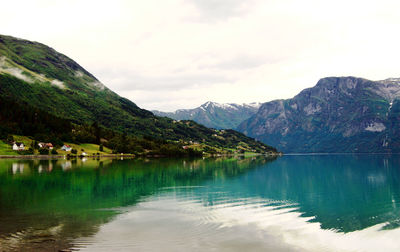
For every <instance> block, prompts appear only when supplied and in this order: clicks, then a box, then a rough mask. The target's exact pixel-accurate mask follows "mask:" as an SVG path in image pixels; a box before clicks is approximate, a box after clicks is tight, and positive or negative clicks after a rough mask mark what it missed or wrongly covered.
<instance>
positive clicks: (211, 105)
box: [152, 101, 261, 129]
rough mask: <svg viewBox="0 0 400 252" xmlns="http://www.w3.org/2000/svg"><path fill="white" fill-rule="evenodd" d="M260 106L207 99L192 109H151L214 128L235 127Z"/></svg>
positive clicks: (176, 118) (255, 103)
mask: <svg viewBox="0 0 400 252" xmlns="http://www.w3.org/2000/svg"><path fill="white" fill-rule="evenodd" d="M260 106H261V103H259V102H252V103H243V104H236V103H217V102H211V101H208V102H206V103H204V104H202V105H201V106H199V107H197V108H194V109H178V110H176V111H175V112H161V111H157V110H154V111H152V112H153V113H154V114H155V115H158V116H166V117H169V118H172V119H175V120H193V121H195V122H198V123H200V124H203V125H205V126H207V127H211V128H216V129H235V128H236V127H237V126H238V125H239V124H240V123H241V122H243V121H244V120H246V119H248V118H249V117H250V116H252V115H254V114H255V113H256V112H257V110H258V108H259V107H260Z"/></svg>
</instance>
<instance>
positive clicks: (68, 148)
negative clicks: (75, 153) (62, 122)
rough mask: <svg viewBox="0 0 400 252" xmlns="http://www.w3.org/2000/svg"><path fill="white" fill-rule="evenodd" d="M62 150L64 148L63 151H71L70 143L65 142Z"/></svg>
mask: <svg viewBox="0 0 400 252" xmlns="http://www.w3.org/2000/svg"><path fill="white" fill-rule="evenodd" d="M61 150H63V151H71V150H72V147H71V146H69V145H66V144H64V145H63V147H61Z"/></svg>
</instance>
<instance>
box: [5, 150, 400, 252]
mask: <svg viewBox="0 0 400 252" xmlns="http://www.w3.org/2000/svg"><path fill="white" fill-rule="evenodd" d="M399 226H400V156H399V155H285V156H283V157H278V158H272V157H271V158H267V157H249V158H240V157H238V158H205V159H133V160H112V159H104V160H93V159H83V160H81V159H79V160H10V159H8V160H0V251H59V250H60V249H70V250H72V251H75V250H77V251H112V250H115V251H260V250H268V251H399V249H400V242H398V239H399V238H400V228H399Z"/></svg>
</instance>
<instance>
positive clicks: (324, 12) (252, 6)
mask: <svg viewBox="0 0 400 252" xmlns="http://www.w3.org/2000/svg"><path fill="white" fill-rule="evenodd" d="M399 10H400V1H398V0H393V1H390V0H379V1H378V0H376V1H368V0H354V1H352V0H336V1H323V0H301V1H300V0H246V1H241V0H138V1H136V0H126V1H117V0H113V1H99V0H95V1H89V0H85V1H77V0H68V1H55V0H47V1H44V0H42V1H34V0H26V1H19V0H12V1H2V2H1V14H0V24H1V25H0V33H1V34H5V35H12V36H15V37H20V38H25V39H29V40H34V41H38V42H42V43H44V44H47V45H49V46H50V47H53V48H54V49H56V50H57V51H59V52H61V53H64V54H66V55H67V56H69V57H71V58H72V59H74V60H75V61H77V62H78V63H79V64H80V65H82V66H83V67H84V68H85V69H87V70H88V71H89V72H91V73H92V74H94V75H95V76H96V77H97V78H98V79H99V80H100V81H101V82H102V83H104V84H105V85H106V86H108V87H109V88H110V89H112V90H113V91H115V92H117V93H118V94H120V95H121V96H124V97H127V98H129V99H131V100H132V101H133V102H135V103H136V104H138V105H139V106H140V107H143V108H146V109H159V110H163V111H172V110H175V109H178V108H193V107H196V106H198V105H200V104H202V103H204V102H206V101H209V100H211V101H216V102H221V103H222V102H235V103H243V102H254V101H258V102H266V101H270V100H273V99H278V98H290V97H292V96H294V95H296V94H297V93H298V92H299V91H301V90H302V89H304V88H307V87H311V86H314V85H315V84H316V82H317V81H318V79H320V78H322V77H327V76H349V75H352V76H358V77H364V78H368V79H372V80H379V79H385V78H388V77H400V67H399V66H400V64H399V62H398V61H399V59H400V49H399V48H400V32H399V30H400V15H399Z"/></svg>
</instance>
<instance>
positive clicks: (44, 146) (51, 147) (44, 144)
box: [38, 142, 53, 150]
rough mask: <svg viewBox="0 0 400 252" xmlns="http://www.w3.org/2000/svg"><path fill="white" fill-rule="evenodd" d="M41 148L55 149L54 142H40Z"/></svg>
mask: <svg viewBox="0 0 400 252" xmlns="http://www.w3.org/2000/svg"><path fill="white" fill-rule="evenodd" d="M38 146H39V148H46V149H49V150H52V149H53V144H52V143H42V142H41V143H38Z"/></svg>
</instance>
